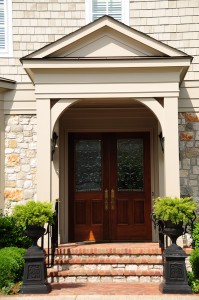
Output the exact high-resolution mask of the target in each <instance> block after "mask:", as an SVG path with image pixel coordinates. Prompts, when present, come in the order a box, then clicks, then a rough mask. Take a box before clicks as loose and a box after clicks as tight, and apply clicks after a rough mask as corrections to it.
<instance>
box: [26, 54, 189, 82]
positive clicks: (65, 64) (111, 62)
mask: <svg viewBox="0 0 199 300" xmlns="http://www.w3.org/2000/svg"><path fill="white" fill-rule="evenodd" d="M192 59H193V58H192V57H191V56H188V55H187V56H175V57H163V56H160V57H146V56H145V57H86V58H85V57H67V58H63V57H62V58H60V57H50V58H49V57H48V58H23V59H21V63H22V65H23V67H24V69H25V70H26V72H27V74H28V75H29V77H30V78H31V80H32V82H33V83H35V74H36V73H38V72H40V71H41V72H43V71H44V70H45V69H46V70H48V71H49V70H50V69H52V70H53V69H56V70H58V69H61V70H64V69H65V70H68V69H76V70H78V69H107V68H111V69H113V68H114V69H120V68H128V69H132V71H133V69H135V68H153V69H154V68H179V73H180V74H179V78H180V83H181V82H182V80H183V78H184V76H185V74H186V72H187V71H188V68H189V66H190V64H191V61H192Z"/></svg>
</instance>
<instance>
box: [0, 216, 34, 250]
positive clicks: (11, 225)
mask: <svg viewBox="0 0 199 300" xmlns="http://www.w3.org/2000/svg"><path fill="white" fill-rule="evenodd" d="M23 230H24V229H23V227H22V226H19V225H16V220H15V218H13V217H12V216H0V248H4V247H19V248H28V247H30V246H31V240H30V239H29V238H28V237H26V236H24V234H23Z"/></svg>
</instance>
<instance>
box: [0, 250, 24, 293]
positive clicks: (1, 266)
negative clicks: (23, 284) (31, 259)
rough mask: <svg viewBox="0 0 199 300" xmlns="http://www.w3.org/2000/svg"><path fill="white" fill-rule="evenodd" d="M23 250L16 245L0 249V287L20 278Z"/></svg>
mask: <svg viewBox="0 0 199 300" xmlns="http://www.w3.org/2000/svg"><path fill="white" fill-rule="evenodd" d="M25 252H26V250H25V249H23V248H17V247H5V248H2V249H0V289H2V288H4V289H5V287H8V286H10V285H11V284H12V283H13V284H14V283H16V282H18V281H21V280H22V275H23V268H24V258H23V257H24V254H25Z"/></svg>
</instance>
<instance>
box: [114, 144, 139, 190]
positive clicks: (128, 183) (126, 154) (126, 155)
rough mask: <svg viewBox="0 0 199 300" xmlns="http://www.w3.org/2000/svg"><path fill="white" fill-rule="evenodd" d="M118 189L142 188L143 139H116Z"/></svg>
mask: <svg viewBox="0 0 199 300" xmlns="http://www.w3.org/2000/svg"><path fill="white" fill-rule="evenodd" d="M117 176H118V177H117V178H118V191H143V190H144V165H143V140H142V139H119V140H118V141H117Z"/></svg>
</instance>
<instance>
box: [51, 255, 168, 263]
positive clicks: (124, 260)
mask: <svg viewBox="0 0 199 300" xmlns="http://www.w3.org/2000/svg"><path fill="white" fill-rule="evenodd" d="M66 264H69V265H76V264H79V265H85V264H138V265H140V264H147V265H150V264H156V265H158V264H162V256H160V255H157V256H156V255H154V256H152V257H148V256H143V255H142V256H136V257H117V256H116V255H115V256H113V257H105V256H100V257H96V256H95V257H84V256H80V257H77V258H60V257H55V265H66Z"/></svg>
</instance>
